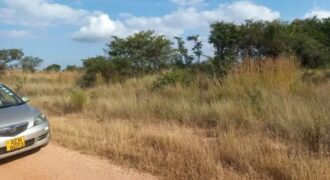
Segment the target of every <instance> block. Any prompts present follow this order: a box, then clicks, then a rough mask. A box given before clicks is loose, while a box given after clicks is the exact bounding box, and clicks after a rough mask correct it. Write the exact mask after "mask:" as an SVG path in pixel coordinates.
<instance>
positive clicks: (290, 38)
mask: <svg viewBox="0 0 330 180" xmlns="http://www.w3.org/2000/svg"><path fill="white" fill-rule="evenodd" d="M173 41H174V42H173ZM173 41H171V40H170V39H169V38H168V37H166V36H163V35H157V34H155V33H154V31H142V32H139V33H135V34H133V35H131V36H128V37H126V38H120V37H116V36H114V37H112V40H111V41H110V42H109V44H107V48H106V50H105V52H106V56H97V57H92V58H87V59H84V60H83V67H82V68H83V70H85V75H84V77H83V79H82V81H81V82H82V85H83V86H92V85H93V84H94V83H95V81H96V77H97V74H100V75H102V77H103V78H104V79H105V80H106V81H116V80H121V79H125V78H129V77H138V76H143V75H145V74H152V73H155V72H161V71H164V70H168V69H172V70H173V69H174V70H182V69H183V70H188V71H190V72H194V71H195V70H198V71H199V72H202V73H207V74H210V75H214V76H216V77H223V76H224V75H226V74H227V72H228V71H229V70H230V69H231V67H233V66H234V65H235V64H237V63H239V62H241V61H242V60H244V59H247V58H249V59H254V60H260V61H261V60H263V59H266V58H269V57H270V58H274V59H275V58H276V57H278V56H296V57H297V58H298V59H299V61H300V64H301V66H302V67H305V68H324V67H329V65H330V18H327V19H317V18H310V19H304V20H294V21H292V22H283V21H272V22H267V21H252V20H248V21H246V22H245V23H244V24H241V25H237V24H234V23H227V22H216V23H214V24H212V25H211V26H210V36H209V43H211V44H212V45H213V47H214V49H215V51H214V55H213V56H212V57H209V56H206V55H205V52H203V51H202V49H203V43H202V41H201V38H200V37H199V36H198V35H195V36H189V37H187V38H186V39H183V38H182V37H174V40H173ZM187 41H190V42H191V43H192V44H193V47H192V48H191V49H188V48H187V47H186V42H187ZM23 56H24V54H23V52H22V51H21V50H17V49H13V50H1V51H0V68H2V69H5V68H6V67H7V64H8V63H9V62H10V61H13V60H20V61H19V62H20V67H21V68H22V69H26V70H30V71H34V70H35V67H36V66H38V65H39V64H40V63H41V62H42V60H41V59H39V58H34V57H25V60H23V59H24V58H23V59H22V57H23ZM33 67H34V68H33ZM60 69H61V67H60V66H59V65H56V64H53V65H51V66H49V67H47V68H46V69H45V70H53V71H59V70H60ZM79 69H81V68H79V67H77V66H68V67H67V70H79ZM0 70H1V69H0ZM1 72H3V70H1Z"/></svg>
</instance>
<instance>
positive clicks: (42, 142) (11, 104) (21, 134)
mask: <svg viewBox="0 0 330 180" xmlns="http://www.w3.org/2000/svg"><path fill="white" fill-rule="evenodd" d="M28 102H29V99H28V98H27V97H23V98H21V97H19V96H18V95H16V94H15V93H14V92H13V91H12V90H10V89H9V88H8V87H6V86H5V85H3V84H0V159H3V158H6V157H9V156H13V155H16V154H19V153H22V152H25V151H29V150H31V149H34V148H38V147H43V146H46V145H47V144H48V142H49V140H50V129H49V123H48V120H47V118H46V117H45V115H44V114H42V113H41V112H40V111H39V110H38V109H36V108H33V107H31V106H29V105H28V104H27V103H28Z"/></svg>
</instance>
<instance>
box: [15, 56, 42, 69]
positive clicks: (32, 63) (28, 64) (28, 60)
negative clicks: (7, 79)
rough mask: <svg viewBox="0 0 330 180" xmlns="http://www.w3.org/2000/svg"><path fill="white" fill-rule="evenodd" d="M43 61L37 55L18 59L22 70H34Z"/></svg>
mask: <svg viewBox="0 0 330 180" xmlns="http://www.w3.org/2000/svg"><path fill="white" fill-rule="evenodd" d="M42 62H43V60H42V59H40V58H38V57H32V56H26V57H24V58H23V59H22V60H21V61H20V65H21V67H22V70H23V71H29V72H35V71H36V68H37V67H38V66H39V65H40V64H41V63H42Z"/></svg>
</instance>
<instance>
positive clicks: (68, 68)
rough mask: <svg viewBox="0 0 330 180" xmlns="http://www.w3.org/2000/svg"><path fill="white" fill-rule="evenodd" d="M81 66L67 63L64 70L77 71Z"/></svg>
mask: <svg viewBox="0 0 330 180" xmlns="http://www.w3.org/2000/svg"><path fill="white" fill-rule="evenodd" d="M80 69H81V67H78V66H76V65H67V66H66V68H65V70H64V71H79V70H80Z"/></svg>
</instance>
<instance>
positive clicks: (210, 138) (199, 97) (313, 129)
mask: <svg viewBox="0 0 330 180" xmlns="http://www.w3.org/2000/svg"><path fill="white" fill-rule="evenodd" d="M329 22H330V20H329V19H324V20H318V19H316V18H313V19H306V20H296V21H293V22H292V23H290V24H288V23H283V22H279V21H274V22H253V21H247V22H246V23H245V24H243V25H235V24H231V23H223V22H218V23H215V24H213V25H212V26H211V35H210V37H209V41H210V43H212V44H213V45H214V47H215V56H214V57H208V56H206V55H205V54H203V52H202V51H201V49H202V46H203V44H202V43H201V41H200V39H199V36H191V37H188V38H187V41H192V42H193V43H194V47H193V48H192V49H191V50H188V49H187V48H186V47H185V42H186V41H185V40H184V39H183V38H181V37H175V41H176V43H175V44H173V43H172V42H171V41H170V40H169V39H167V38H166V37H165V36H160V35H156V34H155V33H154V32H153V31H146V32H139V33H136V34H133V35H131V36H129V37H127V38H119V37H113V40H112V41H111V42H110V43H109V44H108V45H107V47H108V49H107V50H106V52H107V55H106V56H97V57H92V58H87V59H85V60H83V67H76V66H68V67H67V70H65V71H60V68H55V69H56V70H55V69H52V70H47V68H46V70H45V71H36V72H34V73H32V72H28V71H18V70H10V71H7V72H6V73H4V74H3V75H2V77H1V81H2V82H4V83H6V84H7V85H9V86H10V87H11V88H13V89H15V90H16V91H17V92H19V94H20V95H22V96H23V95H28V96H30V97H31V99H32V101H31V103H32V104H33V105H35V106H38V107H40V108H42V109H43V110H44V111H45V113H46V114H47V115H48V116H49V117H50V118H49V119H50V121H51V124H52V133H53V138H54V140H55V141H56V142H57V143H59V144H61V145H63V146H66V147H69V148H72V149H77V150H80V151H82V152H84V153H88V154H95V155H99V156H102V157H106V158H109V159H110V160H111V161H112V162H115V163H118V164H123V165H125V166H130V167H134V168H136V169H139V170H143V171H146V172H150V173H152V174H155V175H158V176H159V177H163V178H165V179H329V178H330V172H329V167H330V158H329V155H330V154H329V153H330V121H329V119H330V91H329V89H330V70H329V60H330V59H329V51H328V50H329V42H330V39H329V38H330V35H329V34H328V33H329V32H330V31H328V30H327V28H329ZM324 38H325V39H324ZM327 38H328V40H326V39H327ZM8 57H9V56H8ZM14 58H15V57H12V58H11V59H14ZM53 67H55V66H53ZM57 67H58V66H57Z"/></svg>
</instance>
